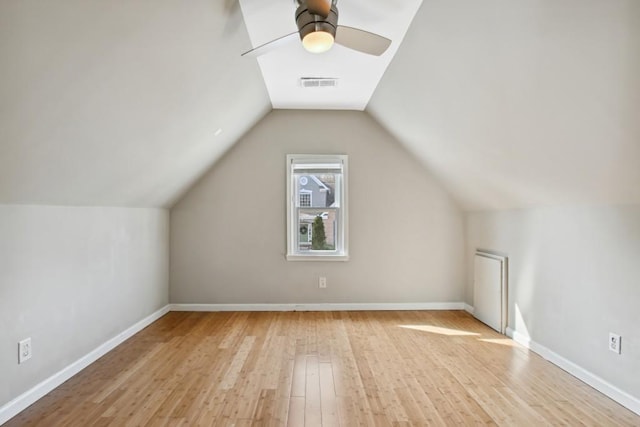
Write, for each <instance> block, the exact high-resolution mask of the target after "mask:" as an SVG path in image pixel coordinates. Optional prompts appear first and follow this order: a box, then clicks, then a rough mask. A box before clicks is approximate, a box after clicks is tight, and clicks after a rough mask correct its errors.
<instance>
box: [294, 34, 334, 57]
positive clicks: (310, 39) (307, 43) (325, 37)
mask: <svg viewBox="0 0 640 427" xmlns="http://www.w3.org/2000/svg"><path fill="white" fill-rule="evenodd" d="M333 42H334V38H333V34H331V33H328V32H326V31H314V32H311V33H309V34H307V35H306V36H304V38H303V39H302V46H304V48H305V49H306V50H307V51H308V52H311V53H323V52H326V51H328V50H329V49H331V47H332V46H333Z"/></svg>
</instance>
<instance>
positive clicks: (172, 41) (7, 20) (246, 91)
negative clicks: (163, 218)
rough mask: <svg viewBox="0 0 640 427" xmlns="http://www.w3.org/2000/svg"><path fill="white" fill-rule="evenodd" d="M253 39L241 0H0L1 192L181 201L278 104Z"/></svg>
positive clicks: (74, 201)
mask: <svg viewBox="0 0 640 427" xmlns="http://www.w3.org/2000/svg"><path fill="white" fill-rule="evenodd" d="M249 46H250V42H249V39H248V36H247V33H246V29H245V26H244V23H243V21H242V15H241V13H240V10H239V7H238V4H237V2H235V1H231V0H190V1H168V0H160V1H148V0H147V1H137V0H136V1H130V0H110V1H85V0H52V1H22V0H6V1H2V2H0V203H35V204H40V203H42V204H63V205H67V204H71V205H113V206H170V205H171V203H172V202H173V200H175V199H176V198H178V197H179V195H180V194H181V193H182V192H183V191H184V190H185V189H186V188H188V187H189V186H190V185H191V183H192V182H193V181H194V180H196V179H197V178H198V176H199V175H200V174H201V173H203V172H204V171H205V170H206V169H207V168H208V167H209V166H210V165H211V164H212V163H214V161H215V160H216V159H217V158H218V157H219V156H220V155H221V154H222V153H223V152H224V151H225V150H226V149H227V148H228V147H229V146H230V145H231V144H232V143H233V142H235V141H236V140H237V139H238V138H239V137H240V136H241V135H242V134H243V133H245V132H246V131H247V130H248V129H250V128H251V127H252V126H253V124H255V123H256V122H257V121H259V120H260V119H261V118H262V117H263V116H264V115H265V114H266V113H267V112H268V111H270V109H271V105H270V101H269V97H268V95H267V92H266V89H265V87H264V82H263V80H262V76H261V74H260V70H259V68H258V65H257V64H256V62H255V61H247V60H246V59H245V58H241V57H240V53H241V52H243V51H244V50H246V49H247V48H248V47H249ZM218 129H222V130H221V132H216V131H217V130H218ZM216 133H218V135H217V136H216Z"/></svg>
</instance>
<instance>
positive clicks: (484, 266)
mask: <svg viewBox="0 0 640 427" xmlns="http://www.w3.org/2000/svg"><path fill="white" fill-rule="evenodd" d="M508 267H509V266H508V259H507V257H505V256H501V255H495V254H493V253H490V252H485V251H481V250H477V251H476V254H475V257H474V264H473V268H474V269H473V315H474V316H475V317H476V319H478V320H480V321H481V322H483V323H485V324H487V325H488V326H490V327H492V328H493V329H495V330H496V331H498V332H500V333H502V334H504V333H505V332H506V329H507V285H508V270H509V268H508Z"/></svg>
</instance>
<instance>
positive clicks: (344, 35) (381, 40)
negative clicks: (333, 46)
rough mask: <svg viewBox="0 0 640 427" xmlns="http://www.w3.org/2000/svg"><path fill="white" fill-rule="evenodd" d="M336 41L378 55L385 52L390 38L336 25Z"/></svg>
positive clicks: (359, 50)
mask: <svg viewBox="0 0 640 427" xmlns="http://www.w3.org/2000/svg"><path fill="white" fill-rule="evenodd" d="M336 43H338V44H340V45H342V46H344V47H348V48H349V49H353V50H357V51H358V52H362V53H367V54H369V55H374V56H380V55H382V54H383V53H385V52H386V50H387V48H388V47H389V45H390V44H391V40H389V39H388V38H386V37H382V36H380V35H378V34H374V33H370V32H368V31H365V30H360V29H358V28H353V27H346V26H344V25H338V28H337V30H336Z"/></svg>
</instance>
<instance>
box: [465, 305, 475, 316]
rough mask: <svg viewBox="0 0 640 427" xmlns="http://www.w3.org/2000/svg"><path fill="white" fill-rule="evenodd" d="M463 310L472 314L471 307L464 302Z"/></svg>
mask: <svg viewBox="0 0 640 427" xmlns="http://www.w3.org/2000/svg"><path fill="white" fill-rule="evenodd" d="M464 311H466V312H467V313H469V314H471V315H473V307H472V306H470V305H469V304H467V303H465V304H464Z"/></svg>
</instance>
